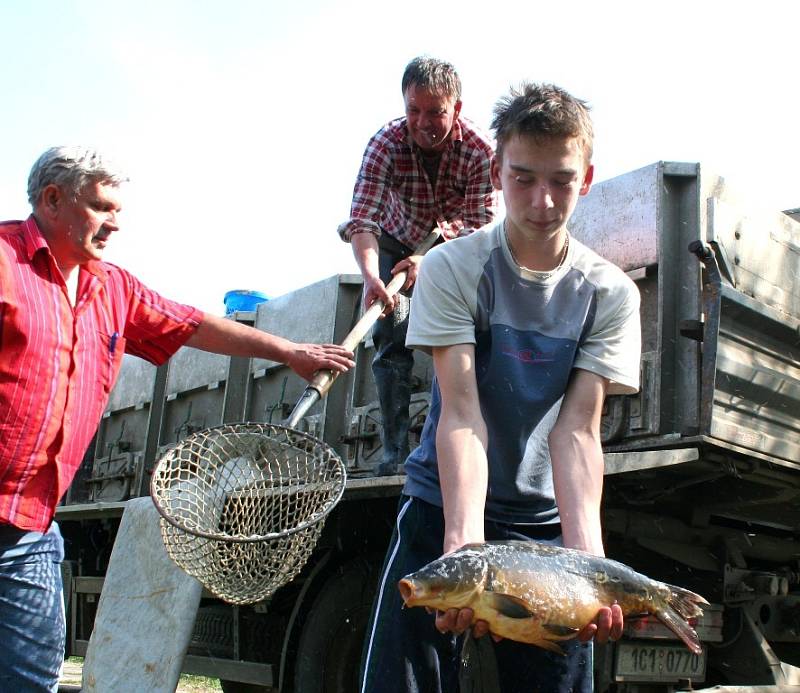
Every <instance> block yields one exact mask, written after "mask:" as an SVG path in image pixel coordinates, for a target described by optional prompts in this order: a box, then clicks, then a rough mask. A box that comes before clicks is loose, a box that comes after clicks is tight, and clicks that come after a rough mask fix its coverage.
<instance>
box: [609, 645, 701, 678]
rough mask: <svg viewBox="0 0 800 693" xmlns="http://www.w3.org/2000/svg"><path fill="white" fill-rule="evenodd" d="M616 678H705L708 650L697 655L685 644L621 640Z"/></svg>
mask: <svg viewBox="0 0 800 693" xmlns="http://www.w3.org/2000/svg"><path fill="white" fill-rule="evenodd" d="M614 678H615V679H616V680H617V681H678V680H682V679H691V680H692V681H704V680H705V678H706V651H705V650H703V651H702V652H701V653H700V654H699V655H697V654H694V653H692V652H689V650H687V649H686V648H685V647H684V646H683V645H661V644H658V645H656V644H652V643H650V642H643V641H628V642H618V643H617V645H616V667H615V676H614Z"/></svg>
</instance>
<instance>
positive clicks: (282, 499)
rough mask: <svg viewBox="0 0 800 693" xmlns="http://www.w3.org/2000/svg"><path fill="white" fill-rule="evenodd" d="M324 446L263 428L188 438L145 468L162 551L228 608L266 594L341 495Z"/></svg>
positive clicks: (297, 562)
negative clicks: (149, 470) (149, 477)
mask: <svg viewBox="0 0 800 693" xmlns="http://www.w3.org/2000/svg"><path fill="white" fill-rule="evenodd" d="M344 483H345V468H344V463H343V462H342V460H341V459H340V458H339V456H338V455H337V454H336V453H335V452H334V451H333V450H332V449H331V448H330V447H328V446H327V445H326V444H325V443H323V442H321V441H319V440H317V439H316V438H313V437H311V436H309V435H307V434H305V433H301V432H299V431H295V430H293V429H290V428H286V427H283V426H277V425H273V424H262V423H252V424H233V425H226V426H219V427H217V428H211V429H207V430H204V431H200V432H198V433H194V434H193V435H191V436H189V437H188V438H186V439H185V440H183V441H181V443H179V444H178V445H177V446H176V447H175V448H173V449H172V450H170V451H168V452H167V453H166V454H165V455H164V456H163V457H162V458H161V459H160V460H159V462H158V464H157V465H156V468H155V469H154V471H153V477H152V481H151V489H150V490H151V495H152V497H153V501H154V502H155V505H156V508H157V509H158V511H159V513H160V514H161V516H162V519H161V536H162V538H163V540H164V546H165V547H166V549H167V553H168V554H169V556H170V558H172V560H173V561H175V563H177V565H178V566H180V567H181V568H182V569H183V570H184V571H186V572H187V573H189V575H192V576H194V577H196V578H197V579H198V580H199V581H200V582H201V583H202V584H203V585H204V586H205V587H206V588H207V589H208V590H209V591H210V592H212V593H213V594H215V595H217V596H218V597H220V598H221V599H224V600H225V601H227V602H230V603H232V604H252V603H254V602H257V601H261V600H263V599H266V598H267V597H269V596H270V595H271V594H272V593H273V592H275V591H276V590H277V589H278V588H279V587H281V586H283V585H284V584H286V583H287V582H289V581H290V580H291V579H292V578H293V577H294V576H295V575H297V573H299V572H300V570H301V569H302V567H303V565H304V564H305V562H306V561H307V560H308V557H309V556H310V554H311V552H312V551H313V549H314V546H315V544H316V542H317V539H318V538H319V535H320V533H321V532H322V527H323V524H324V519H325V516H326V515H327V514H328V513H329V512H330V511H331V510H332V509H333V507H334V506H335V505H336V503H337V502H338V501H339V499H340V498H341V495H342V493H343V491H344Z"/></svg>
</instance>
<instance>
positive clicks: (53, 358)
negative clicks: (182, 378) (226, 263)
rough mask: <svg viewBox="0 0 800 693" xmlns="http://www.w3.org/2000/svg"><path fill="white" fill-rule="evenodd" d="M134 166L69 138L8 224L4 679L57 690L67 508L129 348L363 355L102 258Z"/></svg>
mask: <svg viewBox="0 0 800 693" xmlns="http://www.w3.org/2000/svg"><path fill="white" fill-rule="evenodd" d="M125 180H126V179H125V178H124V177H123V176H122V175H121V174H120V173H119V172H117V170H116V169H115V168H114V167H113V166H112V165H111V164H109V162H108V161H106V160H104V159H103V157H102V156H101V155H100V154H99V153H98V152H96V151H93V150H90V149H86V148H81V147H57V148H53V149H49V150H48V151H46V152H45V153H44V154H43V155H42V156H41V157H40V158H39V160H38V161H37V162H36V163H35V164H34V166H33V169H32V170H31V174H30V178H29V180H28V198H29V200H30V203H31V205H32V207H33V214H32V215H31V216H30V217H28V219H27V220H25V221H10V222H5V223H2V224H0V642H2V643H3V646H2V647H0V690H2V691H17V692H19V693H22V692H23V691H24V692H27V691H53V690H56V689H57V687H58V673H59V668H60V665H61V661H62V659H63V652H64V637H65V624H64V613H63V605H62V596H61V591H62V590H61V573H60V567H59V563H60V562H61V560H62V559H63V542H62V540H61V535H60V533H59V531H58V526H57V524H56V523H55V522H53V517H54V514H55V508H56V505H57V504H58V502H59V500H60V498H61V497H62V495H63V494H64V492H65V491H66V489H67V487H68V486H69V484H70V482H71V481H72V478H73V476H74V474H75V472H76V470H77V468H78V466H79V465H80V463H81V460H82V458H83V454H84V452H85V451H86V448H87V447H88V445H89V442H90V441H91V438H92V436H93V434H94V431H95V428H96V426H97V423H98V421H99V420H100V417H101V415H102V413H103V410H104V408H105V406H106V402H107V400H108V396H109V393H110V391H111V388H112V387H113V385H114V381H115V380H116V377H117V374H118V372H119V368H120V364H121V361H122V355H123V353H129V354H135V355H136V356H140V357H142V358H144V359H147V360H148V361H151V362H152V363H155V364H159V363H163V362H164V361H166V360H167V359H168V358H169V357H170V356H171V355H172V354H173V353H174V352H175V351H176V350H177V349H178V348H179V347H181V346H182V345H184V344H187V345H190V346H193V347H196V348H199V349H204V350H206V351H213V352H217V353H223V354H230V355H237V356H254V357H259V358H266V359H271V360H273V361H278V362H282V363H286V364H288V365H289V366H290V367H291V368H292V369H293V370H294V371H295V372H297V373H298V374H299V375H301V376H302V377H304V378H306V379H310V378H311V377H312V375H313V373H314V372H315V371H317V370H319V369H335V370H337V371H344V370H347V369H348V368H350V367H351V366H352V365H353V362H352V360H351V357H352V354H351V353H350V352H349V351H347V350H345V349H343V348H342V347H339V346H336V345H331V344H325V345H313V344H296V343H294V342H290V341H288V340H286V339H282V338H280V337H277V336H274V335H270V334H268V333H266V332H262V331H260V330H256V329H253V328H251V327H247V326H245V325H242V324H240V323H236V322H233V321H231V320H225V319H223V318H219V317H215V316H213V315H208V314H204V313H203V312H201V311H199V310H197V309H196V308H192V307H191V306H186V305H181V304H179V303H175V302H174V301H170V300H168V299H166V298H163V297H161V296H159V295H158V294H157V293H156V292H154V291H152V290H150V289H148V288H147V287H146V286H144V285H143V284H142V283H141V282H139V281H138V280H137V279H136V278H135V277H134V276H132V275H131V274H130V273H128V272H126V271H125V270H123V269H121V268H119V267H117V266H115V265H112V264H109V263H105V262H102V255H103V250H104V249H105V247H106V245H107V243H108V242H109V241H110V239H111V237H112V236H113V234H114V233H115V232H116V231H117V230H118V229H119V219H118V215H119V213H120V210H121V206H122V205H121V199H120V185H121V184H122V183H123V182H125Z"/></svg>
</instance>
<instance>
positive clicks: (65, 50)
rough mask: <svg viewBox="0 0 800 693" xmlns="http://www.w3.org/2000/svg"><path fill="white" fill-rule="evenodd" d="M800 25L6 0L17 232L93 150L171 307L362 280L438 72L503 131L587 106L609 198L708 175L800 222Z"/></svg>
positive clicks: (306, 4) (703, 7) (790, 15)
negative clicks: (114, 173)
mask: <svg viewBox="0 0 800 693" xmlns="http://www.w3.org/2000/svg"><path fill="white" fill-rule="evenodd" d="M741 8H747V9H741ZM798 26H800V3H798V2H796V1H794V0H790V1H788V2H787V1H783V0H781V1H776V2H773V1H772V0H762V1H761V2H759V3H755V4H754V3H746V4H745V3H733V2H729V1H726V2H716V1H707V0H692V1H690V2H686V1H685V0H670V1H669V2H659V3H650V2H641V1H637V2H614V1H609V2H602V1H598V0H595V1H594V2H583V1H582V0H573V1H572V2H568V3H553V2H548V3H540V2H535V1H534V2H519V1H515V0H511V1H507V0H492V1H490V2H483V3H478V2H472V1H469V2H461V3H457V2H447V3H437V2H432V1H431V0H424V1H423V2H419V1H417V0H409V1H406V2H398V3H382V2H376V1H375V0H373V1H372V2H362V1H360V0H352V1H349V0H338V1H336V2H324V1H323V0H292V1H289V2H274V1H273V0H260V1H237V0H227V1H226V2H219V0H213V1H208V0H186V1H182V2H177V1H176V2H170V1H169V0H159V1H156V2H149V1H142V0H138V1H136V2H127V3H123V2H109V1H108V0H103V1H97V0H86V1H85V2H81V1H76V0H73V1H70V0H35V1H32V0H0V27H2V29H3V61H2V68H0V93H2V94H3V96H4V104H3V107H2V109H0V133H2V134H1V135H0V137H1V138H2V143H3V144H2V159H0V161H1V162H2V163H1V164H0V210H1V211H0V218H5V219H15V218H16V219H20V218H24V217H25V216H27V215H28V213H29V211H30V210H29V207H28V204H27V200H26V195H25V187H26V181H27V175H28V172H29V170H30V166H31V164H32V163H33V162H34V160H35V159H36V158H37V157H38V155H39V154H40V153H41V152H42V151H44V149H46V148H47V147H49V146H52V145H54V144H65V143H86V144H93V145H96V146H99V147H100V148H102V149H104V150H107V151H108V152H110V153H112V154H114V155H115V158H116V159H118V160H119V161H120V162H121V163H123V164H124V165H125V167H126V169H127V171H128V172H129V174H130V176H131V178H132V180H133V182H132V183H131V184H130V185H129V186H128V188H127V190H126V191H125V198H124V203H125V210H124V213H123V217H122V219H123V228H122V231H121V232H120V233H118V234H116V236H115V237H114V238H113V239H112V242H111V244H110V246H109V248H108V250H107V251H106V256H105V257H106V259H107V260H109V261H111V262H115V263H117V264H120V265H122V266H124V267H126V268H128V269H130V270H131V271H133V272H134V273H135V274H137V275H138V276H139V277H140V278H141V279H143V280H144V281H145V282H146V283H148V284H149V285H150V286H152V287H153V288H154V289H156V290H158V291H160V292H162V293H164V294H165V295H167V296H169V297H171V298H175V299H178V300H181V301H185V302H188V303H192V304H194V305H197V306H199V307H201V308H203V309H206V310H209V311H213V312H217V313H221V312H223V310H224V308H223V304H222V299H223V296H224V294H225V292H226V291H228V290H230V289H256V290H260V291H264V292H266V293H267V294H269V295H272V296H276V295H279V294H282V293H285V292H287V291H290V290H292V289H294V288H297V287H299V286H302V285H305V284H309V283H311V282H313V281H316V280H319V279H322V278H324V277H327V276H329V275H331V274H335V273H339V272H354V271H356V266H355V263H354V261H353V260H352V255H351V252H350V247H349V246H348V245H346V244H344V243H342V242H341V241H340V240H339V238H338V236H337V235H336V227H337V225H338V224H339V223H341V222H342V221H344V220H345V219H346V218H347V215H348V210H349V203H350V196H351V193H352V187H353V182H354V180H355V175H356V172H357V170H358V165H359V162H360V159H361V154H362V152H363V149H364V146H365V145H366V143H367V140H368V139H369V137H370V136H371V135H372V134H373V133H374V132H375V131H376V130H377V129H378V128H379V127H380V126H381V125H382V124H383V123H385V122H386V121H388V120H390V119H392V118H394V117H397V116H399V115H401V114H402V113H401V112H402V98H401V94H400V78H401V75H402V72H403V68H404V67H405V65H406V63H407V62H408V60H410V59H411V58H412V57H414V56H415V55H419V54H423V53H426V54H429V55H434V56H436V57H441V58H445V59H447V60H450V61H451V62H453V63H454V64H455V66H456V68H457V69H458V71H459V73H460V75H461V78H462V81H463V84H464V93H463V103H464V107H463V114H464V115H466V116H467V117H468V118H471V119H472V120H474V121H476V122H477V123H478V124H479V125H480V126H482V127H484V128H487V127H488V124H489V120H490V117H491V110H492V106H493V104H494V102H495V100H496V99H497V98H498V97H499V96H501V95H502V94H504V93H505V92H506V91H507V89H508V87H509V85H511V84H516V83H518V82H520V81H521V80H524V79H531V80H535V81H549V82H555V83H557V84H559V85H560V86H563V87H564V88H566V89H568V90H569V91H571V92H572V93H574V94H575V95H577V96H579V97H581V98H584V99H586V100H588V101H589V103H590V104H591V106H592V109H593V110H592V114H593V118H594V121H595V131H596V143H595V159H594V163H595V168H596V173H595V180H604V179H606V178H610V177H613V176H616V175H619V174H621V173H624V172H626V171H630V170H633V169H636V168H639V167H641V166H645V165H648V164H651V163H653V162H655V161H658V160H672V161H700V162H703V163H704V164H706V165H708V166H709V167H710V168H712V169H713V170H714V171H715V172H717V173H719V174H721V175H722V176H724V177H725V178H726V179H727V180H728V181H729V182H730V183H731V184H732V185H734V187H735V188H737V189H739V190H741V191H743V192H745V193H746V194H747V195H748V196H751V197H752V200H753V202H754V203H755V204H758V205H759V206H766V207H769V208H772V209H775V210H781V209H787V208H790V207H798V206H800V184H798V183H800V175H798V166H799V165H800V163H799V162H800V138H799V137H798V126H797V123H798V120H800V87H799V86H798V85H799V84H800V72H799V71H798V64H799V62H800V60H799V59H798V52H797V45H798V40H800V35H798Z"/></svg>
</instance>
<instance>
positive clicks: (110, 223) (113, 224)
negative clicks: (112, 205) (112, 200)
mask: <svg viewBox="0 0 800 693" xmlns="http://www.w3.org/2000/svg"><path fill="white" fill-rule="evenodd" d="M104 226H105V227H106V228H107V229H109V230H111V231H119V222H118V220H117V213H116V212H109V213H108V214H107V215H106V221H105V224H104Z"/></svg>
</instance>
